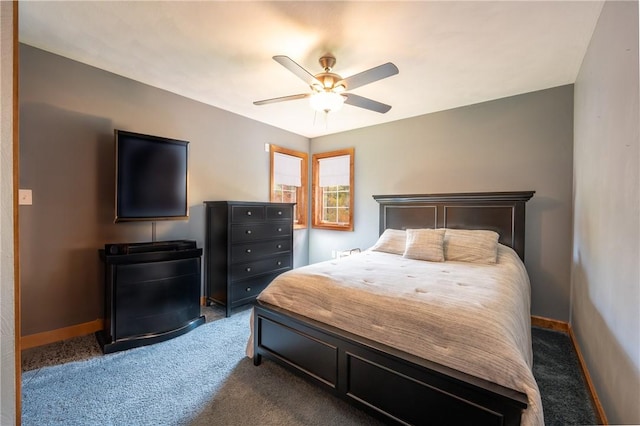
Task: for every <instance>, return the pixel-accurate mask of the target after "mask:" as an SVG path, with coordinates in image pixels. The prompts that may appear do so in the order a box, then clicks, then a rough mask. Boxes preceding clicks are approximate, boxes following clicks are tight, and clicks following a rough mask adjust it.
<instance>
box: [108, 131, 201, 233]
mask: <svg viewBox="0 0 640 426" xmlns="http://www.w3.org/2000/svg"><path fill="white" fill-rule="evenodd" d="M115 142H116V143H115V145H116V219H115V221H116V222H119V221H135V220H167V219H187V218H188V214H189V210H188V202H187V186H188V182H187V161H188V154H189V142H186V141H180V140H175V139H168V138H162V137H158V136H149V135H143V134H139V133H132V132H126V131H123V130H116V131H115Z"/></svg>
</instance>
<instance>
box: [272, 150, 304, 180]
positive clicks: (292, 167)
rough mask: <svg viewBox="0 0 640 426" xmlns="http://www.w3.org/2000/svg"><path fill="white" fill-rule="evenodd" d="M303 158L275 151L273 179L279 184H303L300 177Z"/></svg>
mask: <svg viewBox="0 0 640 426" xmlns="http://www.w3.org/2000/svg"><path fill="white" fill-rule="evenodd" d="M301 161H302V158H300V157H294V156H292V155H286V154H281V153H279V152H274V153H273V169H274V170H273V180H274V181H275V183H276V184H279V185H290V186H302V179H301V177H300V169H301V167H300V166H301Z"/></svg>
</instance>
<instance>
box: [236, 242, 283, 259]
mask: <svg viewBox="0 0 640 426" xmlns="http://www.w3.org/2000/svg"><path fill="white" fill-rule="evenodd" d="M290 251H291V240H290V239H287V238H285V239H281V240H273V241H263V242H258V243H245V244H235V245H233V246H231V262H232V263H239V262H248V261H250V260H254V259H259V258H261V257H267V256H273V255H276V254H282V253H288V252H290Z"/></svg>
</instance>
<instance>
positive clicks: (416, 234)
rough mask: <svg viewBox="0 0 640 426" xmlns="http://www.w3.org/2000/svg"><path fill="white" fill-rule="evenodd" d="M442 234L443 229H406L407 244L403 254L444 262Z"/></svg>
mask: <svg viewBox="0 0 640 426" xmlns="http://www.w3.org/2000/svg"><path fill="white" fill-rule="evenodd" d="M444 234H445V230H444V229H407V245H406V247H405V250H404V254H403V256H404V257H406V258H409V259H417V260H428V261H430V262H444V244H443V241H444Z"/></svg>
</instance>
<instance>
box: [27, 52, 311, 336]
mask: <svg viewBox="0 0 640 426" xmlns="http://www.w3.org/2000/svg"><path fill="white" fill-rule="evenodd" d="M20 54H21V58H20V114H21V123H20V131H21V137H20V155H21V162H20V169H21V171H20V187H21V188H29V189H32V190H33V205H32V206H21V208H20V216H21V220H20V243H21V249H20V258H21V265H22V283H21V289H22V335H29V334H33V333H38V332H43V331H49V330H54V329H58V328H62V327H67V326H71V325H76V324H81V323H85V322H89V321H93V320H95V319H96V318H100V317H102V316H103V306H102V304H103V291H104V290H103V284H102V279H101V276H100V264H99V259H98V254H97V250H98V249H99V248H101V247H104V244H105V243H110V242H140V241H150V240H151V224H150V223H119V224H114V223H113V216H114V213H113V209H114V207H113V206H114V201H113V199H114V183H113V182H114V160H113V149H114V148H113V129H114V128H118V129H124V130H130V131H135V132H140V133H148V134H153V135H160V136H167V137H172V138H176V139H184V140H188V141H190V142H191V145H190V170H189V172H190V176H189V179H190V218H189V220H188V221H167V222H158V224H157V239H158V240H167V239H180V238H188V239H195V240H197V241H198V246H199V247H203V245H204V208H203V205H202V202H203V201H204V200H225V199H231V200H250V201H268V199H269V188H268V186H269V154H268V153H266V152H265V151H264V144H265V143H274V144H277V145H281V146H284V147H287V148H292V149H296V150H299V151H304V152H307V151H308V147H309V140H308V139H307V138H304V137H302V136H299V135H295V134H292V133H289V132H286V131H283V130H280V129H276V128H274V127H270V126H267V125H265V124H261V123H258V122H256V121H253V120H250V119H247V118H243V117H240V116H238V115H235V114H232V113H230V112H227V111H223V110H220V109H218V108H214V107H211V106H208V105H205V104H202V103H199V102H196V101H193V100H189V99H187V98H184V97H181V96H178V95H175V94H172V93H169V92H166V91H163V90H160V89H157V88H154V87H151V86H147V85H145V84H141V83H139V82H136V81H133V80H129V79H127V78H124V77H120V76H117V75H114V74H111V73H108V72H106V71H102V70H99V69H97V68H93V67H90V66H87V65H83V64H81V63H78V62H75V61H72V60H69V59H66V58H63V57H61V56H57V55H54V54H51V53H48V52H45V51H42V50H39V49H36V48H33V47H30V46H26V45H21V48H20ZM307 237H308V231H307V230H300V231H296V232H295V242H294V244H295V254H294V259H295V264H296V265H304V264H306V263H307V260H308V259H307V253H308V248H307Z"/></svg>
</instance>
